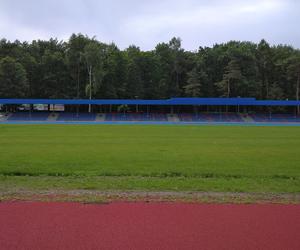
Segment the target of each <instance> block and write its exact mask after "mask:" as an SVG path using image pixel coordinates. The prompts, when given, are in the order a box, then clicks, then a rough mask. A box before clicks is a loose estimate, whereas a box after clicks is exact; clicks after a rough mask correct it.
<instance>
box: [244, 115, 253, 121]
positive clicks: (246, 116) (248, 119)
mask: <svg viewBox="0 0 300 250" xmlns="http://www.w3.org/2000/svg"><path fill="white" fill-rule="evenodd" d="M241 118H242V120H243V121H244V122H254V120H253V118H252V117H251V116H249V115H241Z"/></svg>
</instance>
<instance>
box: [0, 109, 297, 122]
mask: <svg viewBox="0 0 300 250" xmlns="http://www.w3.org/2000/svg"><path fill="white" fill-rule="evenodd" d="M98 115H100V114H98ZM101 115H103V117H104V118H103V120H102V121H107V122H114V121H116V122H117V121H128V122H130V121H132V122H140V121H145V122H147V121H153V122H166V121H174V119H173V118H174V117H176V119H177V120H178V121H179V122H240V123H242V122H282V123H293V122H298V123H299V122H300V116H295V115H293V114H271V115H270V114H266V113H265V114H238V113H198V114H193V113H174V114H172V115H170V114H169V115H168V114H166V113H148V114H147V113H105V114H101ZM6 117H7V118H6ZM168 117H171V118H172V119H171V120H170V119H169V118H168ZM176 119H175V120H176ZM4 120H7V121H15V122H17V121H47V120H48V121H61V122H76V121H89V122H93V121H97V113H75V112H56V113H51V112H45V111H38V112H16V113H10V114H9V115H5V119H2V120H0V121H4Z"/></svg>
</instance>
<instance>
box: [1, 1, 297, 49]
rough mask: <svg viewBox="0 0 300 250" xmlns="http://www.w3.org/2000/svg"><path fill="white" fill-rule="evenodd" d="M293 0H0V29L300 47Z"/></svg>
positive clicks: (193, 44)
mask: <svg viewBox="0 0 300 250" xmlns="http://www.w3.org/2000/svg"><path fill="white" fill-rule="evenodd" d="M299 14H300V1H297V0H250V1H238V0H229V1H225V0H211V1H201V0H200V1H196V0H186V1H179V0H178V1H176V0H173V1H171V0H165V1H163V0H160V1H158V0H152V1H138V0H128V1H121V0H111V1H101V0H100V1H97V0H77V1H75V0H73V1H72V0H64V1H62V0H61V1H58V0H44V1H36V0H26V1H22V0H0V34H1V36H2V37H4V38H8V39H10V40H15V39H19V40H33V39H39V38H41V39H48V38H50V37H57V38H58V39H67V38H68V37H69V36H70V35H71V34H72V33H73V32H75V33H78V32H81V33H83V34H87V35H89V36H94V35H95V36H96V37H97V38H98V39H100V40H102V41H104V42H111V41H114V42H115V43H116V44H117V45H119V46H120V47H121V48H125V47H127V46H129V45H130V44H136V45H138V46H140V47H141V48H142V49H153V48H154V46H155V45H156V44H157V43H158V42H162V41H168V40H169V39H170V38H171V37H172V36H180V37H181V38H182V40H183V46H184V48H186V49H189V50H195V49H197V48H198V47H199V46H211V45H212V44H214V43H220V42H226V41H228V40H250V41H254V42H258V41H259V40H260V39H261V38H265V39H267V40H268V41H269V42H270V43H271V44H279V43H283V44H291V45H293V46H295V47H298V48H299V47H300V30H299V28H298V27H297V24H299V23H300V15H299Z"/></svg>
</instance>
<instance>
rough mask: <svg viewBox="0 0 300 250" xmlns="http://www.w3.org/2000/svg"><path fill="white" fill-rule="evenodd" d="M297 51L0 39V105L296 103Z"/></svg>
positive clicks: (243, 45)
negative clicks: (41, 101) (57, 101)
mask: <svg viewBox="0 0 300 250" xmlns="http://www.w3.org/2000/svg"><path fill="white" fill-rule="evenodd" d="M299 82H300V51H299V50H298V49H295V48H293V47H291V46H287V45H278V46H270V45H269V44H268V43H267V42H266V41H265V40H261V41H260V43H259V44H255V43H252V42H239V41H230V42H228V43H224V44H216V45H214V46H213V47H212V48H210V47H199V49H198V51H193V52H191V51H186V50H184V49H183V48H182V47H181V40H180V38H173V39H171V40H170V41H169V42H168V43H160V44H158V45H157V46H156V47H155V49H154V50H152V51H142V50H140V49H139V47H137V46H134V45H132V46H129V47H128V48H127V49H125V50H120V49H119V48H118V47H117V46H116V45H115V44H114V43H111V44H105V43H102V42H99V41H97V40H96V39H95V38H89V37H87V36H84V35H82V34H73V35H72V36H71V37H70V39H69V40H68V41H67V42H64V41H58V40H56V39H50V40H49V41H42V40H38V41H32V42H31V43H28V42H20V41H14V42H10V41H7V40H5V39H2V40H0V98H89V97H91V98H139V99H161V98H169V97H184V96H189V97H237V96H240V97H256V98H258V99H296V100H299V84H300V83H299Z"/></svg>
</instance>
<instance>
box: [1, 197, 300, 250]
mask: <svg viewBox="0 0 300 250" xmlns="http://www.w3.org/2000/svg"><path fill="white" fill-rule="evenodd" d="M0 249H1V250H2V249H30V250H34V249H105V250H106V249H172V250H173V249H218V250H220V249H230V250H233V249H272V250H274V249H297V250H299V249H300V206H299V205H271V204H264V205H229V204H223V205H218V204H186V203H142V202H138V203H121V202H120V203H118V202H116V203H111V204H106V205H95V204H94V205H91V204H80V203H43V202H3V203H0Z"/></svg>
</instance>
